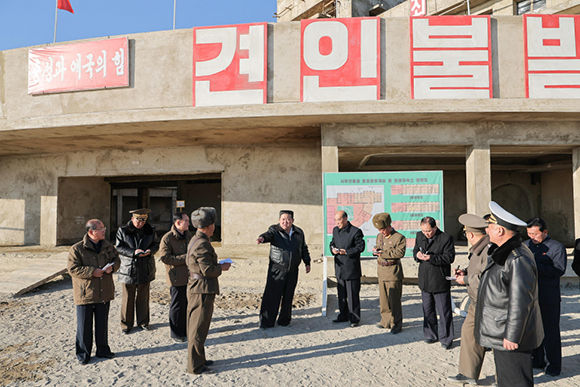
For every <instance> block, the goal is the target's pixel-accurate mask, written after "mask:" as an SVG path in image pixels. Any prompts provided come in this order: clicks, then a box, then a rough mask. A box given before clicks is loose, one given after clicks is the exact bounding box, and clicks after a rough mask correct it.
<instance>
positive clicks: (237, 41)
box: [193, 23, 268, 106]
mask: <svg viewBox="0 0 580 387" xmlns="http://www.w3.org/2000/svg"><path fill="white" fill-rule="evenodd" d="M267 32H268V26H267V23H253V24H238V25H230V26H220V27H197V28H194V29H193V106H220V105H246V104H264V103H266V101H267V90H268V79H267V74H266V72H267V70H268V64H267V61H268V55H267V46H268V45H267V39H268V33H267Z"/></svg>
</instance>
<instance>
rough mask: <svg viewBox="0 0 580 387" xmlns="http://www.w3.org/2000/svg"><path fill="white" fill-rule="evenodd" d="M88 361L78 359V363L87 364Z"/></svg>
mask: <svg viewBox="0 0 580 387" xmlns="http://www.w3.org/2000/svg"><path fill="white" fill-rule="evenodd" d="M88 362H89V359H83V360H81V359H79V364H81V365H87V363H88Z"/></svg>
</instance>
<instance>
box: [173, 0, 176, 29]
mask: <svg viewBox="0 0 580 387" xmlns="http://www.w3.org/2000/svg"><path fill="white" fill-rule="evenodd" d="M176 6H177V0H173V29H175V7H176Z"/></svg>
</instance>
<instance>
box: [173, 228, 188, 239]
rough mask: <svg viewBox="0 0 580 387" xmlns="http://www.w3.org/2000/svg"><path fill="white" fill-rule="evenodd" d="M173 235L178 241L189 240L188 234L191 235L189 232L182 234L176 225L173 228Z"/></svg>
mask: <svg viewBox="0 0 580 387" xmlns="http://www.w3.org/2000/svg"><path fill="white" fill-rule="evenodd" d="M171 233H172V234H173V236H174V237H175V238H176V239H185V238H187V236H188V234H189V230H185V232H184V233H183V234H182V233H180V232H179V231H178V230H177V227H175V224H174V225H172V226H171Z"/></svg>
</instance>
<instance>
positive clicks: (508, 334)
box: [474, 202, 544, 387]
mask: <svg viewBox="0 0 580 387" xmlns="http://www.w3.org/2000/svg"><path fill="white" fill-rule="evenodd" d="M489 209H490V210H491V216H490V217H489V220H488V224H489V226H488V227H487V233H488V235H489V240H490V241H491V242H492V243H494V244H495V245H496V246H492V247H491V248H490V249H489V253H490V256H489V258H490V260H489V261H488V264H487V267H486V268H485V270H484V271H483V273H482V276H481V282H480V285H479V292H478V294H477V308H476V311H475V328H474V330H475V339H476V340H477V342H478V344H479V345H481V346H482V347H485V348H491V349H493V356H494V358H495V370H496V375H497V383H498V385H499V386H500V387H505V386H533V385H534V373H533V370H532V350H534V349H536V348H538V346H539V345H540V344H541V343H542V340H543V339H544V330H543V327H542V318H541V315H540V306H539V304H538V270H537V268H536V262H535V260H534V255H533V254H532V252H531V251H530V249H528V248H527V247H526V246H525V245H524V244H523V243H522V240H523V238H522V235H521V234H520V233H519V232H518V231H517V230H518V226H526V223H525V222H523V221H522V220H520V219H518V218H517V217H515V216H514V215H512V214H510V213H509V212H507V211H506V210H504V209H503V208H501V206H500V205H499V204H497V203H496V202H490V203H489Z"/></svg>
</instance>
